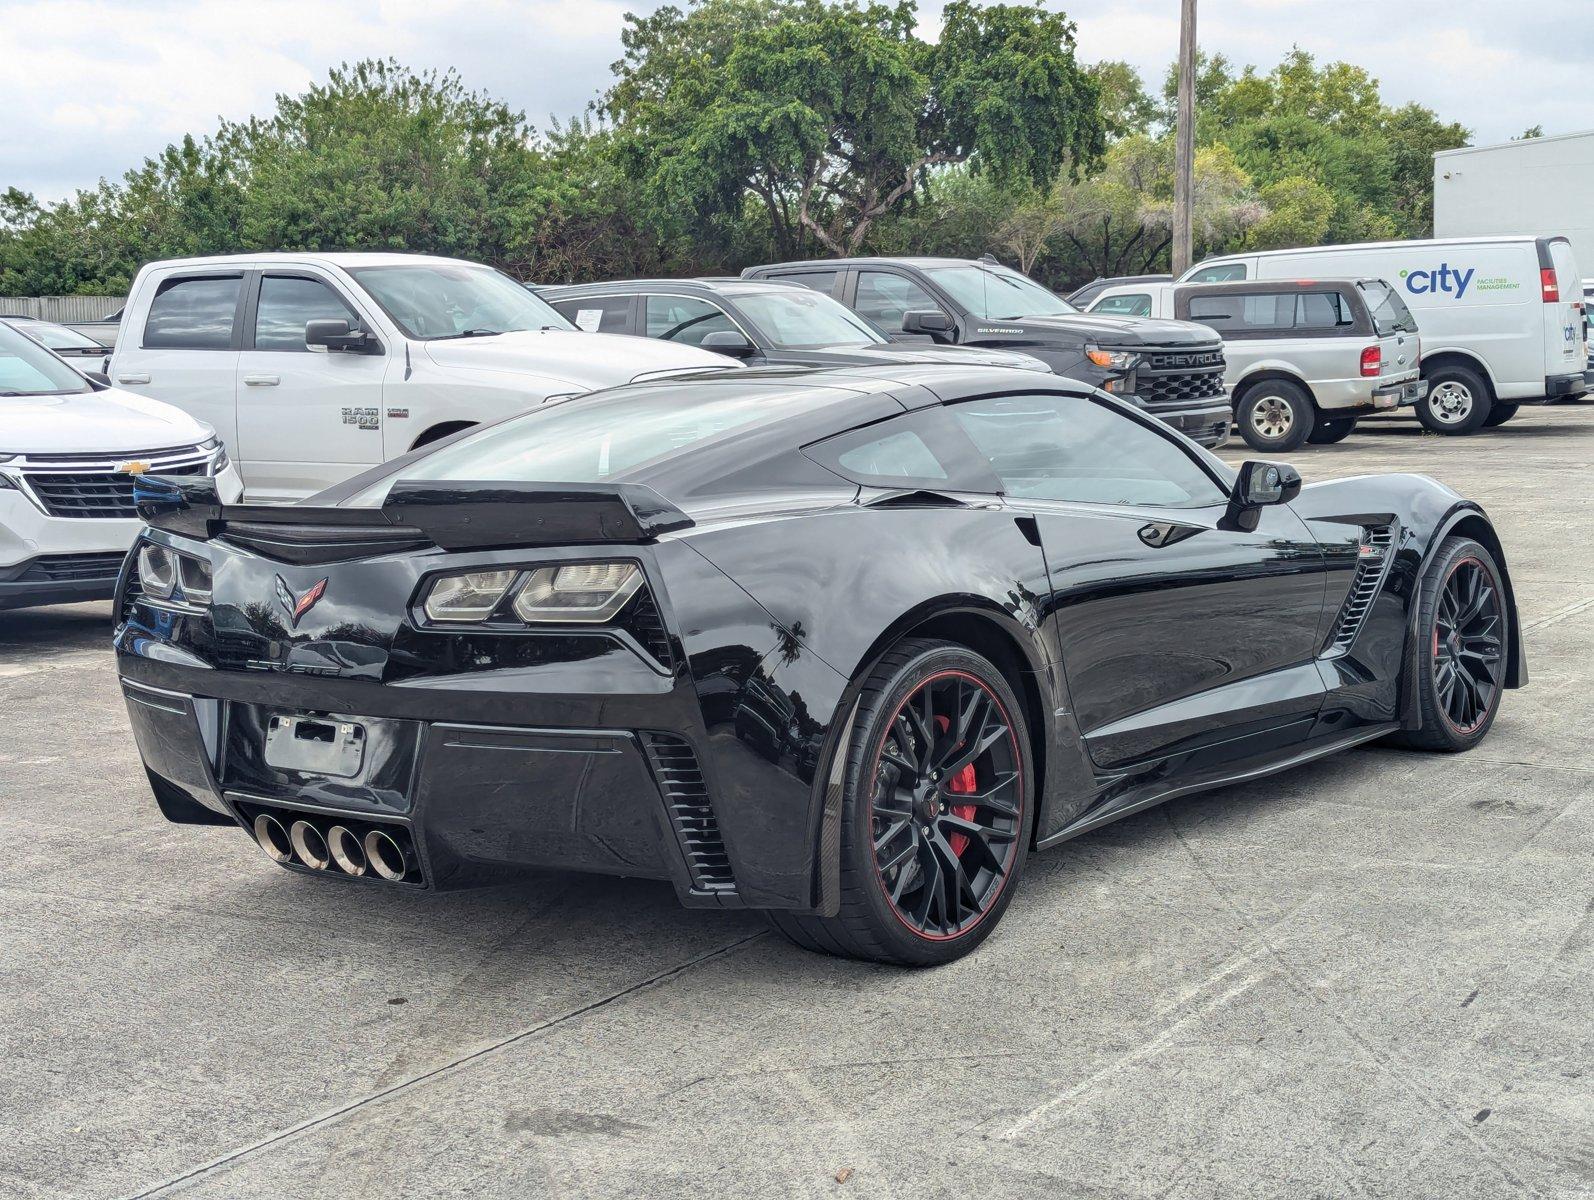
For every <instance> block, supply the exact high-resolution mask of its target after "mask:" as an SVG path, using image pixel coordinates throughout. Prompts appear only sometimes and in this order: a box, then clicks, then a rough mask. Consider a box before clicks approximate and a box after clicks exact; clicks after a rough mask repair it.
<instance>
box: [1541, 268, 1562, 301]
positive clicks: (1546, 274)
mask: <svg viewBox="0 0 1594 1200" xmlns="http://www.w3.org/2000/svg"><path fill="white" fill-rule="evenodd" d="M1539 286H1540V287H1541V288H1543V289H1544V303H1546V304H1559V303H1560V302H1561V287H1560V285H1559V284H1557V283H1556V282H1555V268H1554V267H1541V268H1540V269H1539Z"/></svg>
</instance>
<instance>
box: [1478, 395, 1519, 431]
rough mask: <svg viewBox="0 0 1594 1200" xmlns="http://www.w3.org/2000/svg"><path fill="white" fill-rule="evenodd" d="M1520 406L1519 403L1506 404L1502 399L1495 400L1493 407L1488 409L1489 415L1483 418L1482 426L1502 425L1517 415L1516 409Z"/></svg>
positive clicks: (1491, 427) (1488, 427)
mask: <svg viewBox="0 0 1594 1200" xmlns="http://www.w3.org/2000/svg"><path fill="white" fill-rule="evenodd" d="M1521 407H1522V406H1521V405H1520V404H1507V403H1506V402H1505V401H1504V400H1496V401H1495V402H1494V407H1493V408H1491V409H1489V415H1488V416H1487V417H1485V418H1484V419H1483V424H1484V427H1485V428H1486V429H1493V428H1494V427H1495V426H1496V425H1504V424H1505V423H1506V422H1507V421H1509V420H1510V419H1511V418H1512V417H1514V416H1516V415H1517V410H1518V409H1520V408H1521Z"/></svg>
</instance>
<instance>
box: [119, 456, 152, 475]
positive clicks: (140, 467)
mask: <svg viewBox="0 0 1594 1200" xmlns="http://www.w3.org/2000/svg"><path fill="white" fill-rule="evenodd" d="M116 470H117V473H118V474H121V475H142V474H144V472H145V471H148V470H149V464H148V463H147V462H144V461H142V460H141V459H137V458H135V459H133V460H131V461H130V462H125V463H117V464H116Z"/></svg>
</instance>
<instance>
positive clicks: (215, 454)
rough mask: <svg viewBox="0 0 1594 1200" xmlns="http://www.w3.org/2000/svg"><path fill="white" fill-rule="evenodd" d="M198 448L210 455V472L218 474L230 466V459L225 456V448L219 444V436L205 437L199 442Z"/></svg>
mask: <svg viewBox="0 0 1594 1200" xmlns="http://www.w3.org/2000/svg"><path fill="white" fill-rule="evenodd" d="M199 448H200V449H201V450H203V451H204V452H205V453H206V454H208V455H210V473H211V474H212V475H220V474H221V473H222V472H223V471H225V470H226V469H227V468H228V467H230V466H232V460H231V459H230V458H228V457H227V448H226V447H225V446H223V445H222V444H221V439H220V438H214V437H213V438H207V439H205V440H204V441H203V442H201V443H199Z"/></svg>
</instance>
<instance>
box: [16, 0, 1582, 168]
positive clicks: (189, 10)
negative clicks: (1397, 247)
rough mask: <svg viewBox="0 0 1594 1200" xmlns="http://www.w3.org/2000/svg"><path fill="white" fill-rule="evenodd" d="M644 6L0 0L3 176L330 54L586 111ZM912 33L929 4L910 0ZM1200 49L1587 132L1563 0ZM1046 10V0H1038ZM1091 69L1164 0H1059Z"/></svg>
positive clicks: (1576, 34)
mask: <svg viewBox="0 0 1594 1200" xmlns="http://www.w3.org/2000/svg"><path fill="white" fill-rule="evenodd" d="M657 3H658V0H636V2H632V3H627V2H626V0H374V2H371V0H367V2H366V3H361V4H348V5H329V4H326V3H324V2H321V0H316V2H312V0H257V2H254V3H248V2H237V3H235V2H231V0H226V2H223V0H215V2H211V3H193V2H189V3H178V2H176V0H0V112H4V113H5V114H6V119H5V121H4V122H3V123H0V187H3V186H7V185H16V186H19V187H23V188H25V189H28V190H32V191H36V192H38V193H39V194H40V195H41V196H45V197H49V198H55V197H59V196H62V195H66V194H68V193H69V192H71V191H72V190H73V189H74V188H77V187H87V186H92V185H93V184H94V183H95V182H96V181H97V180H98V179H100V178H101V177H110V178H116V177H118V176H120V175H121V174H122V172H124V171H126V170H127V169H129V168H130V167H133V166H136V165H137V164H138V163H139V162H140V161H142V160H143V159H144V158H145V157H147V156H150V155H153V154H155V153H157V152H159V150H160V149H161V148H162V147H163V146H165V145H166V144H168V143H170V142H172V141H175V140H177V139H179V138H181V137H182V136H183V135H184V134H185V133H194V134H198V135H203V134H206V133H209V132H210V131H211V130H213V129H214V128H215V125H216V122H217V119H218V118H220V117H226V118H229V119H233V120H238V119H242V118H244V117H247V116H249V115H250V114H253V113H264V112H266V111H268V110H269V109H270V108H271V106H272V102H273V98H274V97H275V95H276V94H277V93H279V92H294V91H299V90H301V89H303V88H304V87H305V86H306V85H307V84H309V83H310V82H312V81H314V80H317V79H321V78H324V77H325V75H326V73H327V71H328V70H329V69H330V68H331V67H333V66H335V65H337V64H338V63H339V62H343V61H354V60H357V59H361V58H370V57H387V56H392V57H394V58H397V59H398V60H399V61H401V62H403V63H405V64H407V65H410V66H413V67H416V68H420V69H426V68H446V67H455V68H457V69H458V70H459V72H460V73H461V75H462V76H463V78H464V80H465V82H466V84H467V85H468V86H470V87H473V88H476V89H478V90H481V91H485V92H487V93H489V94H491V95H493V96H495V97H497V98H499V99H502V100H504V101H506V102H507V103H509V104H510V105H512V106H513V107H515V108H518V109H521V110H523V111H524V112H526V114H527V115H528V117H530V119H531V120H532V122H533V123H534V124H537V125H546V124H547V123H548V120H549V118H550V117H551V116H552V117H560V118H563V117H568V116H572V115H575V114H577V113H579V112H580V111H582V109H583V108H584V107H585V106H586V104H587V103H588V102H589V101H591V100H592V99H593V98H595V97H596V96H597V95H598V93H599V92H600V91H601V90H602V89H603V88H604V87H605V86H606V84H607V83H608V80H609V70H608V68H609V64H610V63H611V62H613V61H614V60H615V59H616V58H618V57H619V56H620V30H621V28H622V24H623V18H624V14H625V12H626V11H627V10H628V9H639V10H642V11H648V10H651V9H652V8H654V7H656V5H657ZM921 3H922V7H923V10H924V13H925V17H926V21H925V24H926V27H927V30H931V31H933V28H934V27H935V26H936V25H938V24H939V13H938V11H937V10H938V6H937V4H936V3H935V0H921ZM1201 3H1202V6H1203V7H1202V11H1201V14H1200V35H1201V36H1200V41H1201V44H1202V46H1203V47H1204V48H1206V49H1208V50H1211V51H1221V52H1222V53H1224V54H1226V55H1227V56H1228V57H1229V58H1230V59H1231V60H1234V61H1236V62H1239V63H1245V62H1254V63H1257V64H1258V65H1259V66H1263V67H1268V66H1271V65H1272V64H1273V63H1276V62H1277V61H1278V60H1279V58H1280V57H1281V56H1282V55H1283V53H1284V52H1285V51H1286V50H1288V49H1289V47H1290V46H1291V45H1292V44H1297V43H1298V44H1299V45H1301V46H1302V47H1304V48H1305V49H1307V50H1309V51H1311V52H1312V53H1314V54H1316V55H1318V56H1319V57H1320V58H1322V59H1334V58H1343V59H1346V60H1347V61H1351V62H1358V63H1361V64H1362V65H1364V66H1366V67H1367V68H1368V69H1369V70H1370V71H1372V73H1373V74H1374V75H1376V76H1377V77H1378V78H1379V79H1380V80H1381V81H1382V83H1383V90H1384V96H1385V98H1386V99H1387V100H1390V101H1394V102H1403V101H1406V100H1418V101H1421V102H1422V103H1425V104H1428V105H1430V106H1432V107H1433V108H1435V109H1437V110H1438V111H1439V112H1440V114H1441V115H1443V116H1444V117H1446V118H1447V119H1453V120H1459V121H1461V122H1463V123H1464V124H1466V125H1468V126H1470V127H1472V128H1473V129H1475V130H1476V131H1477V133H1478V136H1479V138H1480V139H1481V140H1484V141H1496V140H1503V139H1505V138H1507V137H1509V136H1511V135H1512V134H1515V133H1518V132H1520V131H1521V130H1522V129H1524V128H1526V127H1527V126H1529V125H1534V124H1542V125H1544V126H1545V128H1546V130H1547V131H1549V132H1564V131H1567V130H1570V129H1576V128H1581V127H1586V126H1588V125H1590V124H1594V120H1591V119H1590V118H1589V117H1588V116H1587V115H1585V114H1586V109H1587V106H1586V103H1585V101H1584V99H1583V96H1584V87H1585V85H1584V80H1583V74H1584V71H1585V70H1586V64H1587V62H1588V61H1589V59H1590V58H1591V57H1594V56H1591V55H1590V50H1591V49H1594V46H1591V38H1590V35H1589V33H1588V24H1587V22H1585V21H1582V20H1580V19H1578V17H1577V15H1576V14H1574V13H1573V12H1570V11H1569V9H1570V8H1571V6H1570V5H1568V4H1567V3H1566V0H1514V2H1511V3H1501V2H1500V0H1201ZM1048 4H1049V5H1050V6H1052V7H1057V6H1059V5H1058V4H1057V3H1056V0H1048ZM1060 6H1061V7H1063V8H1064V9H1065V10H1066V11H1067V12H1068V13H1069V14H1070V15H1071V16H1072V17H1074V18H1075V20H1076V21H1077V22H1078V23H1079V31H1080V32H1079V37H1080V49H1081V54H1082V57H1083V58H1085V59H1086V60H1087V61H1093V60H1096V59H1099V58H1124V59H1128V60H1129V61H1130V62H1131V63H1133V64H1134V65H1135V66H1137V67H1138V68H1139V69H1140V70H1141V73H1142V74H1143V75H1144V77H1145V79H1146V82H1147V84H1148V85H1149V86H1151V87H1152V88H1153V89H1155V88H1156V87H1158V86H1160V83H1161V80H1162V76H1163V72H1164V71H1165V70H1166V68H1167V64H1168V63H1169V62H1170V61H1171V60H1172V58H1173V57H1174V55H1175V53H1176V51H1177V47H1178V3H1177V0H1065V2H1063V3H1061V5H1060Z"/></svg>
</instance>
